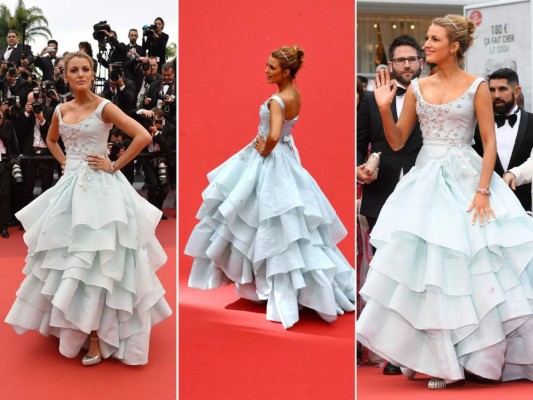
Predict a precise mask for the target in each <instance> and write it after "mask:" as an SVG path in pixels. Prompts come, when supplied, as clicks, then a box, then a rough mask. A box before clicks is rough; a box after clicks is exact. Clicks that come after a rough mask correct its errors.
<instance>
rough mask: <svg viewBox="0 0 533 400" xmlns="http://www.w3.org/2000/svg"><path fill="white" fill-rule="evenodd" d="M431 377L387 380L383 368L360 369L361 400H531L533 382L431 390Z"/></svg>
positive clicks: (358, 375) (387, 377)
mask: <svg viewBox="0 0 533 400" xmlns="http://www.w3.org/2000/svg"><path fill="white" fill-rule="evenodd" d="M429 379H430V377H429V376H426V375H420V376H419V375H417V376H416V377H415V380H414V381H409V380H407V378H406V377H404V376H403V375H393V376H385V375H383V373H382V370H381V368H377V367H359V368H357V400H384V399H386V400H389V399H393V400H428V399H431V400H441V399H442V400H449V399H453V400H488V399H490V400H510V399H512V400H530V399H532V398H533V394H532V393H533V392H532V387H531V382H529V381H518V382H507V383H501V384H497V385H485V384H479V383H472V382H466V383H465V384H464V385H462V386H458V387H449V388H447V389H445V390H429V389H428V388H427V383H428V381H429Z"/></svg>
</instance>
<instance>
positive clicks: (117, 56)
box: [98, 36, 126, 68]
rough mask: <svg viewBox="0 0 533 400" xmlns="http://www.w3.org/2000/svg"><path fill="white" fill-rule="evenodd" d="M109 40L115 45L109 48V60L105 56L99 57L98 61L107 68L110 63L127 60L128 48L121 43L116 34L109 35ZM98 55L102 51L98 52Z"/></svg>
mask: <svg viewBox="0 0 533 400" xmlns="http://www.w3.org/2000/svg"><path fill="white" fill-rule="evenodd" d="M108 42H109V43H111V44H112V45H113V46H112V47H111V48H110V49H109V53H108V55H107V60H106V59H105V58H103V57H99V58H98V62H99V63H100V64H102V66H103V67H105V68H109V64H113V63H116V62H121V63H124V62H126V50H125V47H124V44H123V43H120V42H119V41H118V40H117V38H116V37H114V36H109V37H108ZM98 55H100V53H98Z"/></svg>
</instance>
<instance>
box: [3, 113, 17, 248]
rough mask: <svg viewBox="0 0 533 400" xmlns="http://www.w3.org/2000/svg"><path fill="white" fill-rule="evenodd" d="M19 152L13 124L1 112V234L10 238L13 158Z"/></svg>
mask: <svg viewBox="0 0 533 400" xmlns="http://www.w3.org/2000/svg"><path fill="white" fill-rule="evenodd" d="M18 154H19V152H18V147H17V143H16V137H15V130H14V129H13V124H12V122H11V121H10V120H9V119H7V118H4V113H3V112H0V235H1V236H2V237H3V238H5V239H7V238H9V232H8V231H7V226H8V223H9V220H10V218H11V182H12V178H11V176H12V170H13V165H12V160H13V159H14V158H15V157H17V156H18ZM17 178H18V177H17ZM13 182H16V181H15V180H14V179H13Z"/></svg>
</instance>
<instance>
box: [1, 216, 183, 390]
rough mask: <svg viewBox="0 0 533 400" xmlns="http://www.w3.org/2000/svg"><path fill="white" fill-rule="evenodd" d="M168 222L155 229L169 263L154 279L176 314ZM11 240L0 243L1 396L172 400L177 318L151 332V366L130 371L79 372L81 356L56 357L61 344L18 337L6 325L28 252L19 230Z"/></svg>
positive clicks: (30, 335)
mask: <svg viewBox="0 0 533 400" xmlns="http://www.w3.org/2000/svg"><path fill="white" fill-rule="evenodd" d="M165 213H166V214H167V215H168V216H169V219H168V221H162V222H161V223H160V224H159V226H158V228H157V237H158V238H159V240H160V242H161V244H162V245H163V247H164V248H165V251H166V253H167V255H168V262H167V264H166V265H164V266H163V268H161V269H160V270H159V273H158V276H159V278H160V280H161V282H162V284H163V286H164V287H165V289H166V291H167V294H166V296H165V297H166V299H167V301H168V303H169V304H170V306H171V308H172V309H173V311H174V312H175V311H176V306H175V305H176V270H175V266H176V240H175V239H176V234H175V232H176V217H175V211H174V210H166V211H165ZM9 232H10V235H11V237H10V238H9V239H3V238H2V240H1V241H0V249H1V253H0V254H1V257H0V282H2V290H1V291H0V316H1V322H0V348H1V349H2V350H1V355H0V393H1V394H0V397H1V398H2V399H10V400H34V399H36V400H71V399H77V400H94V399H128V400H137V399H138V400H144V399H148V398H151V399H158V400H171V399H172V400H173V399H175V398H176V317H175V315H173V316H171V317H170V318H168V319H166V320H165V321H163V322H161V323H160V324H158V325H156V326H154V327H153V329H152V335H151V340H150V356H149V362H148V364H147V365H145V366H139V367H132V366H127V365H124V364H122V363H120V362H119V361H116V360H113V359H108V360H104V362H102V363H101V364H100V365H98V366H95V367H90V368H87V367H83V366H82V365H81V358H82V355H83V354H80V355H79V356H78V357H77V358H72V359H71V358H66V357H63V356H61V355H60V354H59V350H58V346H59V340H58V339H57V338H55V337H53V336H49V337H43V336H41V335H40V334H39V333H37V332H33V331H30V332H26V333H25V334H24V335H22V336H19V335H17V334H16V333H15V332H14V331H13V329H12V328H11V326H9V325H8V324H6V323H4V322H3V321H4V318H5V316H6V314H7V313H8V311H9V309H10V308H11V305H12V303H13V301H14V300H15V292H16V290H17V289H18V287H19V285H20V283H21V282H22V279H23V277H24V275H22V272H21V271H22V268H23V267H24V258H25V256H26V247H25V245H24V242H23V241H22V233H23V232H22V231H19V230H18V228H10V229H9Z"/></svg>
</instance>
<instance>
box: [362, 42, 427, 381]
mask: <svg viewBox="0 0 533 400" xmlns="http://www.w3.org/2000/svg"><path fill="white" fill-rule="evenodd" d="M389 59H390V61H389V62H388V66H389V70H390V73H391V76H392V77H393V78H394V79H396V83H397V90H396V101H394V102H393V103H392V106H391V110H392V114H393V116H394V120H395V121H397V120H398V118H399V116H400V113H401V110H402V107H403V102H404V99H405V91H406V89H407V88H408V87H409V85H410V83H411V81H412V80H413V79H414V78H418V76H419V75H420V72H421V71H422V67H423V64H424V61H423V59H422V49H421V48H420V46H419V45H418V43H417V42H416V40H415V39H414V38H413V37H411V36H408V35H402V36H398V37H397V38H395V39H394V41H393V42H392V43H391V45H390V47H389ZM420 147H422V134H421V132H420V126H419V124H418V123H417V124H416V125H415V127H414V129H413V132H412V134H411V135H410V136H409V139H408V140H407V143H406V144H405V146H404V147H403V148H402V149H400V150H398V151H394V150H392V149H391V147H390V146H389V144H388V142H387V139H386V137H385V133H384V131H383V124H382V120H381V116H380V113H379V109H378V106H377V104H376V99H375V97H374V93H373V92H372V91H366V92H365V95H364V97H363V101H362V103H361V105H360V108H359V110H358V112H357V165H358V167H357V181H358V182H359V183H361V184H362V185H363V186H362V198H361V207H360V210H359V212H360V214H361V215H364V216H365V217H366V219H367V222H368V227H369V230H372V228H373V227H374V225H375V224H376V221H377V219H378V215H379V213H380V211H381V208H382V207H383V204H385V201H386V200H387V198H388V197H389V195H390V194H391V193H392V192H393V190H394V188H395V187H396V184H397V183H398V181H399V180H400V178H401V177H402V176H403V175H405V174H406V173H407V172H409V170H410V169H411V168H412V167H413V166H414V164H415V160H416V156H417V155H418V152H419V151H420ZM374 152H381V162H380V165H379V174H378V171H377V170H376V172H375V173H374V174H372V175H368V174H367V173H366V172H365V171H364V167H365V164H364V163H365V160H366V157H367V156H368V154H369V153H374ZM362 283H363V282H360V284H361V285H362ZM383 373H384V374H385V375H398V374H401V371H400V368H398V367H396V366H394V365H392V364H387V365H386V366H385V368H384V369H383Z"/></svg>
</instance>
